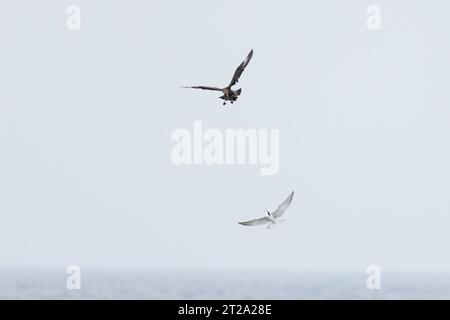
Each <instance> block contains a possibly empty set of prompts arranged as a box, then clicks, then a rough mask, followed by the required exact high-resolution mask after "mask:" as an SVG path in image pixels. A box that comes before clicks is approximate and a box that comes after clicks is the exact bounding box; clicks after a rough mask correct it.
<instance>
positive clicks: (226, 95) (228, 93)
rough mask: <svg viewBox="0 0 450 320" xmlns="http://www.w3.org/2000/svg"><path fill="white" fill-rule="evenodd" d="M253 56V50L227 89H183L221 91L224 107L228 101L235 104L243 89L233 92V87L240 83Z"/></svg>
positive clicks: (206, 87) (196, 87) (197, 87)
mask: <svg viewBox="0 0 450 320" xmlns="http://www.w3.org/2000/svg"><path fill="white" fill-rule="evenodd" d="M252 56H253V50H251V51H250V53H249V54H248V55H247V57H246V58H245V60H244V61H243V62H242V63H241V64H240V65H239V67H238V68H237V69H236V71H235V72H234V75H233V78H232V79H231V82H230V84H229V85H228V86H226V87H225V88H218V87H209V86H192V87H186V86H184V87H183V88H190V89H201V90H212V91H221V92H222V94H223V95H222V96H221V97H219V98H220V99H222V100H224V102H223V105H226V103H227V101H230V102H231V103H233V102H235V101H236V100H237V99H238V97H239V96H240V95H241V92H242V89H237V90H233V89H232V88H231V87H233V86H234V85H235V84H236V83H238V81H239V78H240V76H241V75H242V72H244V70H245V67H247V65H248V63H249V62H250V60H251V59H252Z"/></svg>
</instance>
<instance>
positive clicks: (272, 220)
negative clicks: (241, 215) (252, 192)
mask: <svg viewBox="0 0 450 320" xmlns="http://www.w3.org/2000/svg"><path fill="white" fill-rule="evenodd" d="M293 197H294V191H292V192H291V193H290V194H289V196H288V197H287V199H286V200H284V201H283V203H282V204H280V205H279V206H278V209H277V210H275V211H274V212H272V213H270V212H269V211H267V216H264V217H262V218H259V219H255V220H250V221H243V222H239V224H242V225H243V226H259V225H263V224H267V229H272V228H274V227H275V225H276V224H277V223H278V222H284V220H283V219H280V217H281V216H282V215H283V213H284V212H285V211H286V209H287V208H289V206H290V204H291V202H292V198H293Z"/></svg>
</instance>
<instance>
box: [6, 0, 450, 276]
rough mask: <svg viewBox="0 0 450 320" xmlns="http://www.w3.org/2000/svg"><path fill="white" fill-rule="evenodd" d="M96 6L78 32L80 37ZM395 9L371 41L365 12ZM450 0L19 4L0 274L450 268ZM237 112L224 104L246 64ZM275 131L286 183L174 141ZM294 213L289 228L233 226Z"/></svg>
mask: <svg viewBox="0 0 450 320" xmlns="http://www.w3.org/2000/svg"><path fill="white" fill-rule="evenodd" d="M70 4H76V5H79V6H80V8H81V30H79V31H69V30H68V29H67V27H66V19H67V13H66V9H67V6H68V5H70ZM372 4H376V5H378V6H379V7H380V8H381V10H382V25H381V30H368V28H367V27H366V19H367V14H366V9H367V7H368V6H369V5H372ZM449 10H450V5H449V4H448V1H406V0H404V1H400V0H396V1H360V0H354V1H317V0H316V1H277V2H274V1H234V0H227V1H206V0H204V1H137V0H136V1H106V0H103V1H100V0H98V1H87V0H84V1H82V0H78V1H70V2H69V1H50V0H45V1H31V0H29V1H9V2H8V4H6V3H4V4H3V5H2V9H1V10H0V267H58V268H59V267H65V266H67V265H69V264H77V265H80V266H81V267H104V268H107V267H132V268H175V269H184V268H194V269H197V268H202V269H218V268H221V269H224V268H225V269H254V268H258V269H295V270H303V269H315V270H317V269H326V270H343V269H352V270H365V268H366V267H367V266H368V265H370V264H376V265H379V266H380V267H381V268H382V269H383V268H384V270H386V269H397V270H448V269H449V268H450V255H449V253H448V244H449V243H450V233H449V232H448V228H449V226H450V200H449V199H450V198H449V194H450V165H449V164H450V148H449V137H450V125H449V120H450V93H449V86H448V84H449V74H450V63H449V56H450V42H449V41H448V36H449V35H448V31H449V30H450V21H449V19H448V12H449ZM251 48H253V49H254V52H255V53H254V56H253V60H252V61H251V63H250V64H249V66H248V68H247V70H246V71H245V73H244V74H243V76H242V78H241V81H240V82H239V86H242V88H243V93H242V96H241V98H240V99H239V100H238V101H237V103H236V104H234V105H233V107H227V108H224V107H222V106H221V101H220V100H219V99H218V96H219V94H217V93H216V92H200V91H194V90H192V91H189V90H185V89H180V88H179V86H180V85H200V84H201V85H217V86H221V85H225V84H226V83H228V82H229V81H230V79H231V76H232V73H233V72H234V69H235V68H236V67H237V65H238V64H239V63H240V62H241V61H242V60H243V58H244V57H245V55H246V54H247V53H248V52H249V50H250V49H251ZM196 120H200V121H202V123H203V126H204V127H205V128H217V129H220V130H225V129H228V128H242V129H247V128H256V129H271V128H274V129H279V130H280V170H279V173H278V174H277V175H272V176H261V175H260V172H259V168H258V167H256V166H251V165H241V166H237V165H236V166H233V165H231V166H230V165H229V166H214V165H212V166H207V165H200V166H176V165H174V164H173V163H172V161H171V158H170V154H171V149H172V147H173V145H174V144H173V142H172V141H171V134H172V132H173V131H174V130H176V129H178V128H186V129H189V130H192V126H193V121H196ZM292 190H295V191H296V192H295V197H294V201H293V203H292V205H291V208H290V209H289V210H288V211H287V212H286V216H285V218H286V223H285V224H283V225H282V226H280V227H279V228H277V229H276V230H272V231H270V230H266V229H265V228H263V227H262V228H246V227H243V226H240V225H238V224H237V223H236V222H237V221H240V220H245V219H251V218H256V217H258V216H260V215H262V214H263V213H262V209H264V208H268V209H269V210H273V209H274V208H275V207H276V206H277V205H278V204H279V203H280V202H281V201H282V200H284V199H285V198H286V197H287V195H288V194H289V192H290V191H292Z"/></svg>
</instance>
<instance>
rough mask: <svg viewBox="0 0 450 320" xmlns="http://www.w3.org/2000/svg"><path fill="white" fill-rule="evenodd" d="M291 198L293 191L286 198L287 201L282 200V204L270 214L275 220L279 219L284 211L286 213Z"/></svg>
mask: <svg viewBox="0 0 450 320" xmlns="http://www.w3.org/2000/svg"><path fill="white" fill-rule="evenodd" d="M293 197H294V191H292V192H291V194H290V195H289V196H288V197H287V199H286V200H284V201H283V203H282V204H280V206H279V207H278V209H277V210H275V211H274V212H272V216H273V217H275V218H279V217H281V216H282V215H283V213H284V211H286V209H287V208H289V206H290V204H291V202H292V198H293Z"/></svg>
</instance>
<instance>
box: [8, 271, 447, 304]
mask: <svg viewBox="0 0 450 320" xmlns="http://www.w3.org/2000/svg"><path fill="white" fill-rule="evenodd" d="M67 276H68V275H67V274H66V273H65V270H38V271H37V270H2V271H0V299H450V274H401V273H391V274H383V275H382V281H381V289H380V290H368V289H367V287H366V279H367V275H366V274H364V273H361V274H356V273H355V274H352V273H339V274H338V273H336V274H326V273H325V274H322V273H301V272H299V273H295V272H283V273H268V272H161V271H158V272H156V271H99V270H88V271H86V270H83V271H82V275H81V289H80V290H73V291H72V290H68V289H67V287H66V280H67Z"/></svg>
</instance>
